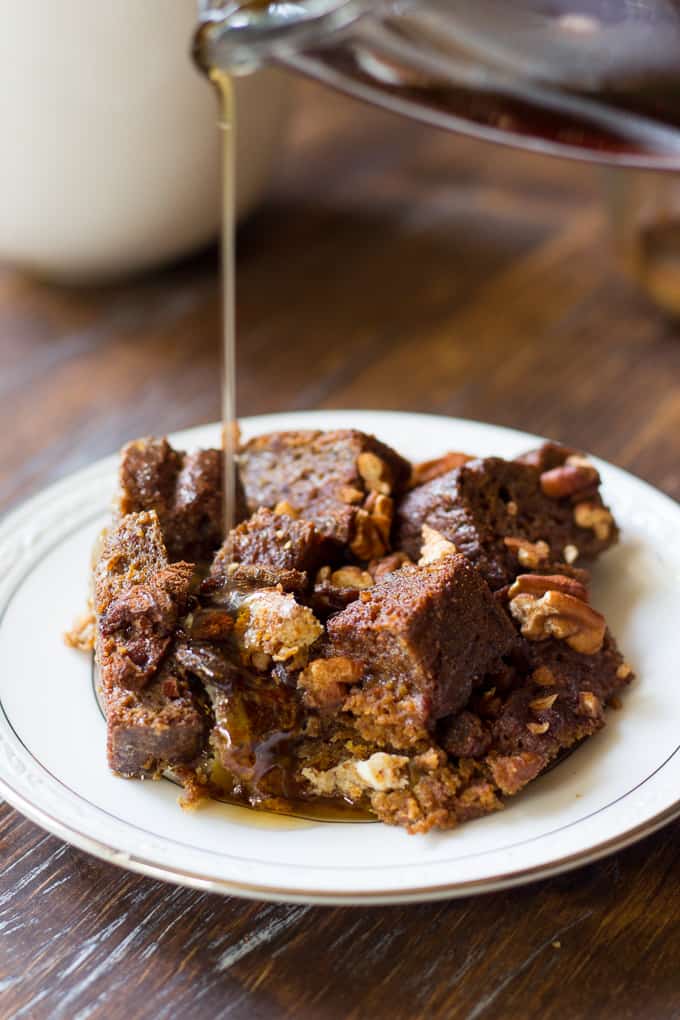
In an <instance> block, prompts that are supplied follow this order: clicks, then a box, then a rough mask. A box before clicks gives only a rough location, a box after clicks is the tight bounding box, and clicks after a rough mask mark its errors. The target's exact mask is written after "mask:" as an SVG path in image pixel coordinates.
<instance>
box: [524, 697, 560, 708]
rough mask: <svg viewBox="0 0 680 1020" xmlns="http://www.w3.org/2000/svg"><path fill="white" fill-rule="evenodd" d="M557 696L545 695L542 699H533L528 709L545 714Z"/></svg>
mask: <svg viewBox="0 0 680 1020" xmlns="http://www.w3.org/2000/svg"><path fill="white" fill-rule="evenodd" d="M558 698H559V694H546V695H545V697H543V698H534V700H533V701H530V702H529V708H530V709H531V711H532V712H547V711H548V709H549V708H552V707H553V705H554V704H555V702H556V701H557V699H558Z"/></svg>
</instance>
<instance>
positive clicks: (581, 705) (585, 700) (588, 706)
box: [578, 691, 602, 719]
mask: <svg viewBox="0 0 680 1020" xmlns="http://www.w3.org/2000/svg"><path fill="white" fill-rule="evenodd" d="M578 709H579V714H580V715H587V716H588V717H589V718H590V719H599V718H600V716H601V715H602V702H601V701H600V699H599V698H598V697H597V695H596V694H593V692H592V691H580V692H579V696H578Z"/></svg>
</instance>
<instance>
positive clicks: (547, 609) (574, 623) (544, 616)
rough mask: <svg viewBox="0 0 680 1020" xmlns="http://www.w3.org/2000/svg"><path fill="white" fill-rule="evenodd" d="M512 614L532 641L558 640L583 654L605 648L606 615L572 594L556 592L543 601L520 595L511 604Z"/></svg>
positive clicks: (548, 594) (542, 599)
mask: <svg viewBox="0 0 680 1020" xmlns="http://www.w3.org/2000/svg"><path fill="white" fill-rule="evenodd" d="M510 612H511V614H512V615H513V616H514V618H515V619H516V620H517V621H518V622H519V624H520V628H521V631H522V634H523V635H524V637H526V638H528V639H529V640H530V641H545V640H547V639H548V638H550V637H554V638H558V639H560V640H563V641H566V642H567V644H568V645H569V647H570V648H573V649H574V651H576V652H581V653H582V654H584V655H595V654H596V653H597V652H599V651H600V649H601V648H602V642H603V641H604V634H605V629H606V622H605V619H604V616H602V615H601V614H600V613H597V612H596V611H595V610H594V609H592V608H591V606H589V605H587V604H586V603H585V602H583V601H582V600H581V599H578V598H574V597H573V596H572V595H565V594H564V592H561V591H555V590H551V591H547V592H546V593H545V595H542V596H541V597H540V598H537V597H536V596H535V595H530V594H528V593H525V594H522V593H520V594H519V595H515V597H514V598H513V599H512V601H511V602H510Z"/></svg>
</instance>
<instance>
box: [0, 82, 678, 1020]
mask: <svg viewBox="0 0 680 1020" xmlns="http://www.w3.org/2000/svg"><path fill="white" fill-rule="evenodd" d="M298 91H299V95H298V104H297V107H296V112H295V116H294V119H293V123H292V125H291V132H290V144H289V146H288V148H287V151H286V154H285V158H283V159H282V160H281V163H280V166H279V168H278V172H277V177H276V179H275V181H274V183H273V187H272V189H271V192H270V196H269V199H268V201H267V202H266V204H265V205H264V206H263V207H262V208H261V210H260V211H259V212H258V213H257V214H256V215H255V216H254V217H253V218H252V219H251V220H250V222H249V223H248V224H246V225H245V226H244V227H243V229H242V231H241V236H240V239H239V293H238V316H239V324H240V352H239V373H240V374H239V402H240V412H241V413H242V414H244V415H245V414H253V413H258V412H264V411H276V410H290V409H294V408H310V407H367V408H372V407H390V408H398V409H405V410H419V411H422V410H426V411H437V412H443V413H448V414H455V415H462V416H465V417H471V418H477V419H481V420H485V421H491V422H494V423H498V424H501V425H510V426H516V427H519V428H523V429H528V430H530V431H533V432H538V433H542V434H545V435H550V436H553V437H555V438H558V439H561V440H565V441H567V442H569V443H571V444H575V445H578V446H584V447H587V448H589V449H590V450H592V451H593V452H594V453H597V454H599V455H601V456H603V457H605V458H607V459H609V460H612V461H613V462H615V463H617V464H619V465H621V466H623V467H626V468H628V469H630V470H632V471H633V472H635V473H636V474H639V475H641V476H642V477H643V478H646V479H648V480H649V481H651V482H652V483H654V484H655V485H657V486H659V487H660V488H661V489H663V490H665V491H666V492H668V493H669V494H670V495H672V496H674V497H675V498H679V497H680V331H679V330H678V328H676V327H675V326H674V325H673V324H672V323H670V322H669V321H667V320H665V319H664V318H663V316H662V315H661V314H660V313H659V312H657V311H656V310H655V309H654V308H653V307H652V306H650V305H649V304H648V303H647V301H646V300H645V299H644V297H642V296H641V295H640V294H639V293H638V292H637V291H636V290H635V289H634V288H633V287H631V286H630V284H629V283H628V282H627V281H626V280H625V279H624V278H623V277H622V276H621V274H620V273H619V271H618V269H617V267H616V264H615V262H614V261H613V259H612V257H611V253H610V251H609V249H608V241H607V231H606V224H605V222H604V218H603V213H602V209H601V205H600V201H599V194H600V192H599V188H600V183H601V182H600V181H599V180H598V177H597V175H596V173H595V171H592V170H590V169H588V168H585V167H579V166H575V165H573V164H572V165H569V164H566V163H561V162H557V161H548V160H542V159H539V158H536V157H528V156H524V155H521V154H517V153H512V152H509V151H504V150H501V149H494V148H487V147H483V146H481V145H478V144H474V143H471V142H467V141H464V140H461V139H456V138H453V137H448V136H445V135H442V134H438V133H436V132H434V131H429V130H427V129H425V128H421V127H418V126H416V125H411V124H406V123H403V122H401V121H399V120H396V119H394V118H392V117H390V116H388V115H384V114H382V113H379V112H377V111H374V110H371V109H368V108H365V107H361V106H358V105H355V104H353V103H350V102H349V101H347V100H344V99H341V98H338V97H335V96H332V95H331V94H330V93H328V92H325V91H322V90H321V89H318V88H316V87H314V86H311V85H300V86H299V90H298ZM218 366H219V294H218V281H217V263H216V256H215V252H214V251H211V252H208V253H205V254H203V255H201V256H199V257H197V258H194V259H191V260H189V261H186V262H184V263H182V264H180V265H176V266H174V267H171V268H169V269H167V270H166V271H164V272H159V273H158V274H155V275H152V276H147V277H144V278H142V279H139V280H135V281H131V282H128V283H124V284H121V285H118V286H111V287H101V288H98V289H95V290H79V289H70V290H64V289H59V288H56V287H52V286H50V285H49V284H46V283H41V282H38V281H36V280H34V279H29V278H28V277H25V276H21V275H20V274H18V273H17V272H15V271H13V270H12V269H10V268H8V267H7V268H5V269H3V270H0V426H1V427H0V507H2V509H7V508H9V507H10V506H11V505H13V504H15V503H16V502H17V501H18V500H19V499H20V498H22V497H25V496H27V495H28V494H29V493H31V492H34V491H36V490H37V489H38V488H39V487H41V486H43V485H44V484H46V483H47V482H50V481H52V480H53V479H55V478H57V477H60V476H62V475H64V474H66V473H68V472H70V471H72V470H73V469H75V468H77V467H79V466H81V465H83V464H86V463H88V462H89V461H91V460H93V459H94V458H96V457H98V456H100V455H102V454H106V453H110V452H112V451H113V450H114V449H115V448H116V447H118V446H119V445H120V444H121V443H122V442H123V441H124V440H126V439H129V438H131V437H133V436H135V435H139V434H144V433H149V432H156V433H159V432H163V431H165V430H170V429H175V428H180V427H184V426H188V425H194V424H198V423H201V422H206V421H210V420H214V419H215V418H216V417H217V415H218V408H219V392H218V386H217V380H218ZM675 679H677V678H671V677H669V682H673V681H675ZM679 850H680V825H678V824H675V825H671V826H669V827H667V828H666V829H665V830H664V831H662V832H660V833H658V834H657V835H655V836H652V837H650V838H648V839H646V840H644V841H643V842H642V843H640V844H638V845H637V846H635V847H632V848H630V849H628V850H626V851H624V852H622V853H619V854H617V855H615V856H613V857H611V858H609V859H608V860H605V861H602V862H600V863H599V864H595V865H592V866H590V867H587V868H583V869H581V870H578V871H576V872H573V873H571V874H568V875H565V876H562V877H559V878H555V879H552V880H549V881H544V882H541V883H536V884H534V885H531V886H528V887H525V888H523V889H518V890H514V891H508V892H504V893H498V894H489V895H486V896H482V897H479V898H475V899H472V898H469V899H465V900H457V901H450V902H445V903H439V904H435V905H422V906H408V907H381V908H371V909H366V908H362V909H358V908H357V909H351V908H343V909H333V908H310V907H303V906H281V905H272V904H261V903H248V902H245V901H240V900H237V899H222V898H220V897H218V896H214V895H207V894H204V893H200V892H196V891H190V890H186V889H180V888H174V887H172V886H169V885H164V884H161V883H159V882H155V881H152V880H149V879H145V878H141V877H138V876H134V875H131V874H128V873H126V872H124V871H121V870H118V869H116V868H114V867H112V866H110V865H106V864H103V863H101V862H99V861H97V860H95V859H94V858H92V857H90V856H88V855H87V854H85V853H82V852H80V851H78V850H75V849H73V848H71V847H69V846H67V845H64V844H62V843H61V842H60V841H59V840H57V839H55V838H53V837H51V836H48V835H45V834H44V833H43V832H42V831H41V830H40V829H38V828H37V827H36V826H34V825H33V824H31V823H29V822H28V821H26V820H24V819H23V818H22V817H21V816H20V815H18V814H17V813H16V812H14V811H13V810H11V809H10V808H9V807H7V805H2V806H0V853H1V855H2V857H1V860H2V875H1V877H0V1016H1V1017H2V1018H3V1020H9V1018H15V1017H16V1018H18V1017H28V1018H50V1020H52V1018H55V1020H91V1018H105V1020H117V1018H124V1020H133V1018H138V1017H139V1018H147V1017H148V1018H154V1020H156V1018H163V1017H172V1018H173V1020H176V1018H184V1017H192V1018H193V1017H200V1018H202V1017H208V1018H212V1017H216V1018H217V1017H237V1018H240V1017H248V1018H251V1017H252V1018H258V1020H259V1018H263V1020H270V1018H271V1020H275V1018H277V1020H278V1018H283V1017H290V1018H296V1020H299V1018H310V1020H315V1018H326V1017H328V1018H336V1017H338V1018H345V1017H346V1018H369V1020H373V1018H383V1017H384V1018H390V1020H401V1018H404V1020H411V1018H417V1017H423V1018H430V1017H447V1018H448V1017H451V1018H461V1020H462V1018H465V1020H475V1018H480V1017H483V1018H485V1020H487V1018H496V1017H511V1018H514V1017H517V1018H524V1017H541V1018H545V1020H552V1018H555V1020H557V1018H559V1020H564V1018H580V1017H584V1018H585V1017H588V1018H591V1017H594V1018H599V1017H603V1018H611V1020H619V1018H626V1017H630V1018H639V1017H645V1018H646V1017H651V1018H678V1017H680V885H679V883H678V871H679Z"/></svg>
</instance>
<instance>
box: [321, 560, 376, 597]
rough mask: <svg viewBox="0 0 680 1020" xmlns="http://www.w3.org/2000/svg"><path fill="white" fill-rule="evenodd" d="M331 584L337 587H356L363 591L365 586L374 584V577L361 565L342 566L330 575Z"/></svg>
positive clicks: (368, 586) (369, 586)
mask: <svg viewBox="0 0 680 1020" xmlns="http://www.w3.org/2000/svg"><path fill="white" fill-rule="evenodd" d="M330 582H331V584H333V585H335V587H336V588H356V589H357V590H358V591H362V590H363V589H364V588H371V587H372V586H373V578H372V577H371V575H370V574H369V573H368V571H367V570H362V569H361V567H351V566H350V567H340V568H339V570H334V571H333V573H332V574H331V575H330Z"/></svg>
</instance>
